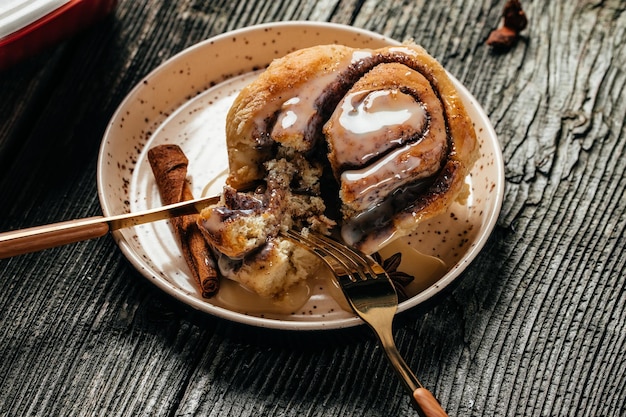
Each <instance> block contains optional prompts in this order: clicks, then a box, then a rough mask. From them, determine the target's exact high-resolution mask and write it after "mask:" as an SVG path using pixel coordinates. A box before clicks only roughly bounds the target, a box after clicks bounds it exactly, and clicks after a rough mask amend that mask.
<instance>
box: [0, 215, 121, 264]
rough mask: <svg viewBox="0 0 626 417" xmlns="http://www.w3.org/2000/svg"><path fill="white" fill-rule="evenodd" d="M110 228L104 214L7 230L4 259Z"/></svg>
mask: <svg viewBox="0 0 626 417" xmlns="http://www.w3.org/2000/svg"><path fill="white" fill-rule="evenodd" d="M108 232H109V224H108V222H107V221H106V220H105V218H104V217H102V216H96V217H89V218H86V219H80V220H70V221H66V222H60V223H53V224H48V225H45V226H35V227H29V228H28V229H21V230H14V231H10V232H4V233H0V259H4V258H9V257H11V256H17V255H22V254H25V253H30V252H37V251H40V250H43V249H49V248H54V247H56V246H61V245H66V244H68V243H75V242H80V241H83V240H88V239H95V238H97V237H101V236H104V235H106V234H107V233H108Z"/></svg>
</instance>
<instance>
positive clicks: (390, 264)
mask: <svg viewBox="0 0 626 417" xmlns="http://www.w3.org/2000/svg"><path fill="white" fill-rule="evenodd" d="M372 258H374V260H375V261H376V262H378V263H379V264H380V265H381V266H382V267H383V269H384V270H385V271H387V274H389V278H391V282H392V283H393V286H394V287H395V289H396V292H397V293H398V301H404V300H406V299H408V298H409V296H408V294H407V293H406V288H405V287H406V286H407V285H409V284H410V283H411V282H412V281H413V279H414V277H413V275H409V274H407V273H406V272H402V271H398V267H399V266H400V262H402V253H401V252H397V253H394V254H393V255H391V256H390V257H389V258H387V259H384V260H383V258H382V256H380V254H379V253H378V252H376V253H374V254H373V255H372Z"/></svg>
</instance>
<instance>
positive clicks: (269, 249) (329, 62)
mask: <svg viewBox="0 0 626 417" xmlns="http://www.w3.org/2000/svg"><path fill="white" fill-rule="evenodd" d="M226 141H227V148H228V163H229V174H228V178H227V181H226V186H225V187H224V191H223V193H222V196H221V201H220V202H219V203H218V204H216V205H214V206H211V207H208V208H206V209H205V210H203V212H202V213H201V215H200V216H199V218H198V226H199V229H200V231H201V233H202V234H203V236H204V238H205V239H206V241H207V242H208V243H209V245H210V246H211V248H212V250H213V253H214V255H215V260H216V264H217V267H218V270H219V272H220V274H221V275H222V276H224V277H226V278H229V279H232V280H234V281H237V282H239V283H241V284H242V285H244V286H245V287H247V288H249V289H251V290H252V291H254V292H256V293H257V294H259V295H261V296H263V297H278V298H279V297H281V294H283V293H284V292H285V291H286V290H288V289H289V288H290V287H291V286H292V285H295V284H297V283H298V282H301V281H302V280H304V279H306V277H307V275H308V274H309V273H310V271H311V270H313V269H314V268H315V267H316V265H317V262H318V261H317V259H316V258H315V257H314V255H312V254H310V253H309V252H307V251H306V250H304V249H302V248H300V247H298V246H297V245H295V244H294V243H292V242H290V241H289V240H286V239H283V238H281V236H280V235H279V232H280V231H281V230H283V229H287V228H297V229H308V230H312V231H315V232H320V233H324V234H336V235H337V237H340V238H341V239H343V241H344V242H345V243H347V244H349V245H352V246H354V247H356V248H358V249H360V250H362V251H363V252H365V253H370V254H371V253H374V252H376V251H377V250H379V249H380V248H381V247H382V246H384V245H385V244H387V243H388V242H390V241H392V240H393V239H395V238H397V237H400V236H405V235H407V234H410V233H411V231H412V230H414V229H415V227H416V225H417V223H418V222H420V221H421V220H424V219H426V218H429V217H432V216H434V215H436V214H439V213H441V212H443V211H445V210H446V208H447V207H448V206H449V205H450V204H451V203H452V202H454V201H457V200H462V199H463V198H464V197H465V196H466V195H467V190H466V188H467V187H466V184H465V178H466V176H467V175H468V173H469V171H470V168H471V166H472V164H473V163H474V161H475V160H476V158H477V155H478V144H477V140H476V135H475V132H474V129H473V126H472V121H471V120H470V118H469V117H468V115H467V113H466V111H465V108H464V106H463V104H462V102H461V99H460V97H459V95H458V93H457V91H456V88H455V87H454V84H453V82H452V80H451V79H450V77H449V76H448V75H447V73H446V71H445V70H444V69H443V67H442V66H441V65H440V64H439V63H438V62H437V61H436V60H435V59H434V58H432V57H431V56H430V55H429V54H428V53H427V52H426V51H425V50H424V49H423V48H421V47H419V46H417V45H415V44H413V43H406V44H403V45H400V46H389V47H385V48H381V49H375V50H369V49H354V48H350V47H347V46H341V45H323V46H316V47H311V48H306V49H302V50H298V51H295V52H293V53H291V54H288V55H286V56H285V57H283V58H280V59H277V60H275V61H273V62H272V63H271V64H270V65H269V67H268V68H267V69H266V70H265V71H264V72H263V73H261V74H260V75H259V77H258V78H257V79H256V80H255V81H253V82H252V83H251V84H249V85H248V86H246V87H245V88H244V89H243V90H242V91H241V92H240V94H239V95H238V96H237V98H236V99H235V101H234V103H233V106H232V107H231V109H230V111H229V113H228V116H227V123H226Z"/></svg>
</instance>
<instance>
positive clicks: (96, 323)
mask: <svg viewBox="0 0 626 417" xmlns="http://www.w3.org/2000/svg"><path fill="white" fill-rule="evenodd" d="M502 3H503V2H486V1H478V0H474V1H460V0H441V1H439V2H427V1H415V2H405V1H397V0H390V1H387V2H377V1H370V0H365V1H351V0H347V1H332V0H324V1H318V2H315V1H304V2H296V1H279V2H271V1H258V2H233V1H228V0H218V1H214V2H204V1H187V2H158V1H151V0H145V1H141V2H140V1H129V0H126V1H124V0H122V1H120V4H119V6H118V8H117V9H116V11H115V13H114V15H113V16H112V17H111V18H109V19H107V20H106V21H104V22H101V23H100V24H98V25H97V26H95V27H94V28H92V29H90V30H88V31H86V32H84V33H82V34H81V35H80V36H78V37H76V38H74V39H72V40H69V41H67V42H65V43H64V44H63V45H60V46H59V47H57V48H54V49H52V50H49V51H46V52H45V53H44V54H42V55H40V56H38V57H35V58H33V59H31V60H29V61H28V62H25V63H22V64H20V65H18V66H17V67H16V68H14V69H11V70H9V71H5V72H4V73H2V74H0V91H1V92H2V97H3V100H0V161H2V164H3V165H2V167H1V168H0V195H2V198H0V227H1V229H2V230H6V229H9V228H18V227H26V226H30V225H33V224H38V223H45V222H51V221H57V220H63V219H69V218H75V217H84V216H89V215H95V214H98V213H99V212H100V208H99V203H98V199H97V194H96V184H95V166H96V158H97V152H98V148H99V145H100V140H101V137H102V133H103V131H104V129H105V127H106V123H107V122H108V120H109V118H110V117H111V115H112V113H113V112H114V110H115V108H116V107H117V105H118V104H119V103H120V101H121V100H122V99H123V98H124V96H125V95H126V94H127V93H128V92H129V91H130V89H132V87H133V86H134V85H135V84H136V83H137V82H139V81H140V80H141V78H142V77H143V76H144V75H146V74H147V73H148V72H149V71H151V70H152V69H153V68H154V67H156V66H157V65H159V64H160V63H161V62H163V61H164V60H166V59H168V58H169V57H171V56H172V55H174V54H175V53H177V52H180V51H181V50H183V49H184V48H186V47H188V46H190V45H193V44H194V43H196V42H198V41H201V40H203V39H206V38H208V37H210V36H213V35H215V34H219V33H223V32H224V31H227V30H231V29H236V28H240V27H244V26H247V25H251V24H255V23H262V22H270V21H277V20H298V19H308V20H321V21H333V22H337V23H346V24H353V25H355V26H358V27H362V28H366V29H370V30H374V31H378V32H380V33H383V34H385V35H387V36H391V37H393V38H396V39H399V40H402V39H406V38H414V39H415V40H416V41H418V42H419V43H421V44H423V45H424V46H425V47H426V48H427V49H428V50H429V51H430V52H431V53H432V54H433V55H434V56H436V57H437V58H438V59H439V60H441V61H442V62H443V63H444V65H445V66H446V68H448V70H449V71H450V72H451V73H452V74H453V75H455V76H456V77H458V78H459V79H460V80H461V81H462V82H463V83H464V84H465V85H466V86H467V87H468V89H469V90H470V91H471V92H472V94H474V95H475V96H476V97H477V99H478V101H479V102H480V103H481V104H482V105H483V106H484V108H485V109H486V111H487V113H488V114H489V116H490V119H491V120H492V122H493V124H494V127H495V129H496V131H497V133H498V137H499V140H500V143H501V145H502V149H503V154H504V157H505V161H506V179H507V183H506V192H505V201H504V207H503V211H502V214H501V216H500V218H499V223H498V227H497V229H496V231H495V232H494V235H493V236H492V238H491V240H490V242H489V243H488V245H487V246H486V248H485V250H484V251H483V252H482V253H481V255H480V256H479V257H478V258H477V259H476V261H475V262H474V263H473V264H472V265H471V266H470V268H469V269H468V270H467V272H466V273H465V274H464V277H463V279H462V280H461V281H460V282H459V283H458V285H457V286H456V287H455V288H454V290H452V291H450V292H449V293H448V294H446V295H445V296H443V297H440V298H439V299H438V300H437V301H438V302H437V303H436V304H431V305H428V306H426V307H423V308H419V309H416V310H414V311H411V312H408V313H407V314H404V315H403V316H402V317H400V320H399V321H398V323H397V329H396V330H397V331H396V334H397V342H398V345H399V347H400V349H401V351H402V352H404V353H405V355H406V357H407V361H408V362H409V364H410V365H411V367H412V368H413V369H414V370H415V372H416V374H417V375H418V376H419V377H420V379H421V380H422V382H423V383H424V384H425V385H426V386H428V387H429V388H430V389H432V390H433V391H434V392H435V393H436V394H437V396H438V397H439V398H440V400H441V401H442V403H443V404H444V406H445V408H446V409H447V410H448V411H449V413H450V415H459V416H460V415H467V416H491V415H494V416H500V415H510V416H530V415H537V416H539V415H588V416H598V415H602V416H620V415H624V414H626V408H625V407H626V406H625V405H624V401H623V399H624V397H625V396H626V388H625V387H626V377H625V376H626V357H625V356H626V354H625V353H624V352H626V297H625V296H624V294H625V293H626V273H625V271H626V265H625V263H626V253H625V252H626V240H625V239H624V236H625V230H626V198H625V195H626V180H625V178H626V172H625V170H626V160H625V159H624V158H623V157H622V156H623V155H624V153H625V149H624V146H625V142H626V140H625V139H626V127H625V124H624V121H625V120H626V93H625V88H624V87H625V84H626V72H625V71H624V67H625V64H626V49H625V48H623V46H622V45H624V43H625V41H626V39H625V36H626V31H625V30H624V28H626V13H625V10H626V5H624V4H623V2H620V1H619V0H605V1H601V2H591V1H582V0H581V1H578V2H566V1H553V2H541V1H523V2H522V3H523V6H524V9H525V10H526V13H527V14H528V16H529V18H530V24H529V27H528V28H527V29H526V30H525V31H524V32H523V35H524V38H523V39H522V40H521V42H520V43H519V44H518V45H517V46H516V47H515V48H514V49H513V50H511V51H510V52H508V53H506V54H494V53H493V52H492V51H490V49H489V48H488V47H487V46H486V45H485V44H484V41H485V40H486V38H487V36H488V34H489V32H490V31H491V30H492V29H493V28H494V27H495V26H496V25H497V22H498V18H499V14H500V12H501V8H502ZM9 197H10V198H9ZM0 285H1V286H2V291H0V323H1V324H2V325H1V326H0V357H2V360H0V414H2V415H42V416H43V415H46V416H47V415H64V416H65V415H103V416H105V415H106V416H115V415H120V416H122V415H186V416H188V415H210V416H218V415H219V416H222V415H237V416H274V415H283V416H301V415H307V416H320V417H321V416H338V415H341V416H384V415H407V416H409V415H415V414H414V412H413V411H412V410H411V409H410V407H409V405H408V400H407V397H406V394H405V393H404V391H403V389H402V387H401V385H400V383H399V381H398V380H397V378H396V377H395V375H394V374H393V373H392V372H391V370H390V368H389V366H388V365H387V363H386V362H385V360H384V357H383V355H382V352H381V350H380V348H379V347H378V346H377V344H376V343H375V340H374V339H373V338H372V337H371V335H369V333H368V332H367V329H354V330H351V331H339V332H329V333H324V334H304V335H303V334H291V333H284V332H276V331H269V330H262V329H249V328H246V327H245V326H241V325H236V324H232V323H228V322H225V321H222V320H219V319H215V318H213V317H208V316H205V315H203V314H200V313H197V312H195V311H192V310H191V309H190V308H188V307H186V306H184V305H181V304H179V303H178V302H176V301H174V300H172V299H170V298H169V297H168V296H166V295H164V294H162V293H161V292H160V291H159V290H158V289H157V288H156V287H154V286H153V285H152V284H151V283H150V282H148V280H146V279H144V278H143V277H141V276H140V274H139V273H138V272H136V271H135V270H134V269H133V268H132V267H131V266H130V264H129V263H128V262H127V261H126V260H125V259H124V257H123V255H122V254H121V253H120V252H119V250H117V248H116V246H115V244H114V242H113V241H112V239H111V238H103V239H100V240H97V241H92V242H84V243H79V244H75V245H70V246H67V247H64V248H57V249H52V250H50V251H46V252H43V253H39V254H31V255H25V256H22V257H16V258H13V259H8V260H0Z"/></svg>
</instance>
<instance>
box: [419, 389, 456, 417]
mask: <svg viewBox="0 0 626 417" xmlns="http://www.w3.org/2000/svg"><path fill="white" fill-rule="evenodd" d="M413 399H414V400H415V403H416V404H417V406H418V414H419V415H420V416H422V417H448V414H447V413H446V412H445V411H444V409H443V408H441V404H439V401H437V399H436V398H435V396H434V395H433V394H432V393H431V392H430V391H428V390H427V389H426V388H418V389H416V390H415V391H413Z"/></svg>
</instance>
